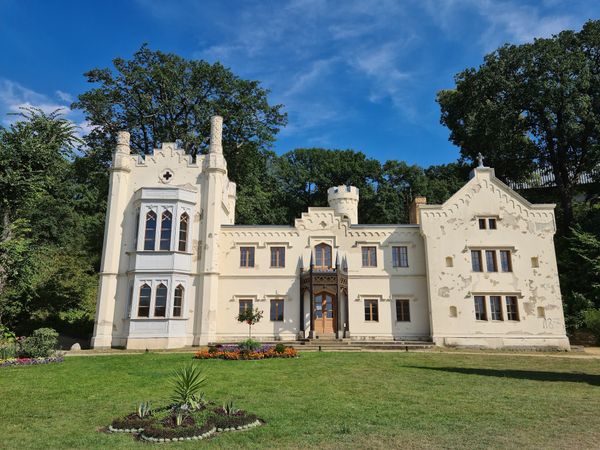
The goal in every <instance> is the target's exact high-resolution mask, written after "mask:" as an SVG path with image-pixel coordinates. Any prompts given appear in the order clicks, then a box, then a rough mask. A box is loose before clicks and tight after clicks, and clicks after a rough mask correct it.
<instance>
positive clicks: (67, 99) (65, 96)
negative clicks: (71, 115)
mask: <svg viewBox="0 0 600 450" xmlns="http://www.w3.org/2000/svg"><path fill="white" fill-rule="evenodd" d="M56 96H57V97H58V98H59V99H61V100H62V101H63V102H68V103H73V96H72V95H71V94H69V93H68V92H63V91H61V90H57V91H56Z"/></svg>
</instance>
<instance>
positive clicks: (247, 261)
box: [240, 247, 254, 267]
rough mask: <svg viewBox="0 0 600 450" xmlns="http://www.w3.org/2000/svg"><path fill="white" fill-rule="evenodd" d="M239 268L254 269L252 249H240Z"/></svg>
mask: <svg viewBox="0 0 600 450" xmlns="http://www.w3.org/2000/svg"><path fill="white" fill-rule="evenodd" d="M240 267H254V247H240Z"/></svg>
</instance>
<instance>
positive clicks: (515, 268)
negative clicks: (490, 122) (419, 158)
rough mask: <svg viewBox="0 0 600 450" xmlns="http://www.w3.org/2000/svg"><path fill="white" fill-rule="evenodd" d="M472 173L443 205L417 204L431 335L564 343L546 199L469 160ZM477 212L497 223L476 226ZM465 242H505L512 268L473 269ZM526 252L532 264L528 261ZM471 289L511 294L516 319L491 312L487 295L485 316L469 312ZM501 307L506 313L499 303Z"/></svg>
mask: <svg viewBox="0 0 600 450" xmlns="http://www.w3.org/2000/svg"><path fill="white" fill-rule="evenodd" d="M473 175H474V176H473V178H472V179H471V180H470V181H469V182H468V183H467V184H466V185H465V186H464V187H463V188H462V189H461V190H459V191H458V192H457V193H456V194H455V195H454V196H452V198H450V199H449V200H448V201H447V202H446V203H444V205H440V206H433V205H429V206H424V207H421V208H420V218H421V223H422V233H423V236H424V239H425V244H426V260H427V275H428V286H429V296H430V299H429V301H430V309H431V323H432V337H433V339H434V341H435V342H437V343H439V344H446V345H476V346H491V347H503V346H504V347H506V346H528V345H530V346H540V345H550V346H556V347H560V348H568V345H569V344H568V340H567V339H566V337H565V328H564V318H563V312H562V301H561V294H560V286H559V283H558V272H557V268H556V259H555V252H554V243H553V236H554V233H555V221H554V205H531V204H529V203H528V202H527V201H526V200H524V199H523V198H521V197H520V196H518V195H517V194H516V193H514V192H513V191H511V190H510V189H508V187H506V186H505V185H504V184H503V183H501V182H500V181H499V180H497V179H496V178H495V177H494V173H493V169H490V168H477V169H475V170H474V173H473ZM479 218H496V223H497V229H491V230H490V229H484V230H481V229H479V224H478V219H479ZM472 249H476V250H477V249H481V250H482V251H485V249H492V250H500V249H505V250H509V251H510V252H511V257H512V272H506V273H503V272H502V271H500V269H499V271H498V272H492V273H490V272H487V271H485V268H484V271H483V272H474V271H473V269H472V261H471V260H472V257H471V250H472ZM447 258H452V267H448V262H449V260H447ZM532 258H536V261H537V263H538V265H539V267H535V268H534V267H532ZM483 263H484V264H485V261H483ZM498 264H500V262H499V261H498ZM475 295H481V296H485V297H486V302H489V296H490V295H498V296H501V297H502V299H503V302H504V298H505V296H507V295H514V296H517V298H518V307H519V320H518V321H509V320H506V317H504V320H502V321H493V320H491V318H490V317H489V316H490V314H489V303H488V317H487V320H476V318H475V307H474V299H473V297H474V296H475ZM451 307H455V308H456V313H457V315H456V317H452V314H451V310H450V308H451ZM538 307H539V308H543V309H539V310H538ZM503 308H504V313H505V315H506V310H505V305H504V303H503Z"/></svg>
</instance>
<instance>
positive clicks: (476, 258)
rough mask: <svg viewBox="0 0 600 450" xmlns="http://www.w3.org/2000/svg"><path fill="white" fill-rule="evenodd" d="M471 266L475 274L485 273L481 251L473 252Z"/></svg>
mask: <svg viewBox="0 0 600 450" xmlns="http://www.w3.org/2000/svg"><path fill="white" fill-rule="evenodd" d="M471 266H472V267H473V272H483V264H482V263H481V250H471Z"/></svg>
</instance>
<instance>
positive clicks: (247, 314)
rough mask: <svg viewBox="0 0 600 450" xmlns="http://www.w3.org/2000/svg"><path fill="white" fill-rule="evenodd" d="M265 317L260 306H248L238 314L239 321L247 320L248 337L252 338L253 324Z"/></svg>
mask: <svg viewBox="0 0 600 450" xmlns="http://www.w3.org/2000/svg"><path fill="white" fill-rule="evenodd" d="M262 317H263V312H262V311H259V310H258V308H256V309H254V310H253V309H252V308H248V309H246V310H244V311H242V312H241V313H239V314H238V315H237V320H238V322H246V323H247V324H248V339H252V325H255V324H257V323H258V322H260V319H262Z"/></svg>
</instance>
